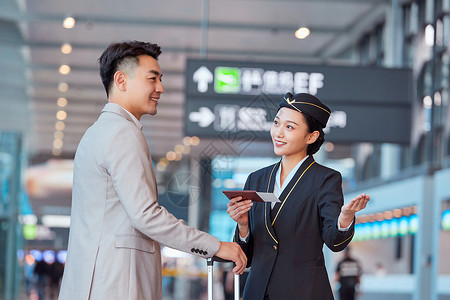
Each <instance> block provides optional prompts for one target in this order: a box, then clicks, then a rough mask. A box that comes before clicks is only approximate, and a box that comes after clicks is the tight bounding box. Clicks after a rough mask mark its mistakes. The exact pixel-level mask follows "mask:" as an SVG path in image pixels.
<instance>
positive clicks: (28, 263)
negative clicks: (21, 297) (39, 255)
mask: <svg viewBox="0 0 450 300" xmlns="http://www.w3.org/2000/svg"><path fill="white" fill-rule="evenodd" d="M35 266H36V260H35V259H34V257H33V255H31V254H27V255H26V256H25V264H24V266H23V272H24V277H25V292H26V294H27V296H30V294H31V289H32V288H33V286H34V283H35V280H34V268H35Z"/></svg>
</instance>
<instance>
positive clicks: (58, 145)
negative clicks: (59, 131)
mask: <svg viewBox="0 0 450 300" xmlns="http://www.w3.org/2000/svg"><path fill="white" fill-rule="evenodd" d="M63 144H64V143H63V141H62V139H54V140H53V148H56V149H61V148H62V146H63Z"/></svg>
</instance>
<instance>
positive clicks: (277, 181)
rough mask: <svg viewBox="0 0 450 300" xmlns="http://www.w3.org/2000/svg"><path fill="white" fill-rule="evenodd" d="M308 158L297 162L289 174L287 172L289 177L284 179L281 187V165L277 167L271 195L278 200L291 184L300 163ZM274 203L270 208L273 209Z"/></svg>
mask: <svg viewBox="0 0 450 300" xmlns="http://www.w3.org/2000/svg"><path fill="white" fill-rule="evenodd" d="M307 158H308V156H305V157H304V158H303V159H302V160H301V161H299V162H298V163H297V164H296V165H295V167H294V168H293V169H292V170H291V172H289V175H288V176H287V177H286V179H285V180H284V182H283V186H280V181H281V179H280V177H281V163H280V166H279V167H278V170H277V174H276V176H275V187H274V189H273V193H274V194H275V196H276V197H277V198H278V197H280V195H281V193H283V191H284V189H285V188H286V186H287V185H288V184H289V182H291V180H292V178H293V177H294V175H295V173H297V171H298V169H299V168H300V166H301V165H302V163H303V162H304V161H305V160H306V159H307ZM273 205H274V203H272V208H273Z"/></svg>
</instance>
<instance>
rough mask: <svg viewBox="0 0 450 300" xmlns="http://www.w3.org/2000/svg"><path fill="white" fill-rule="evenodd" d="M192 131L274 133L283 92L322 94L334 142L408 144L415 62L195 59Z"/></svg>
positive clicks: (190, 86)
mask: <svg viewBox="0 0 450 300" xmlns="http://www.w3.org/2000/svg"><path fill="white" fill-rule="evenodd" d="M186 74H187V76H186V114H185V122H186V124H185V125H186V126H185V128H186V135H197V136H200V137H220V138H222V139H223V138H224V137H225V138H226V137H227V136H233V137H232V138H236V137H237V138H243V139H248V138H253V139H260V140H269V139H270V135H269V130H270V126H271V124H272V121H273V118H274V116H275V114H276V112H277V109H278V103H279V102H280V101H281V99H282V97H283V95H284V93H286V92H287V91H290V92H292V93H300V92H307V93H310V94H313V95H316V96H317V97H318V98H319V99H321V100H322V101H323V102H324V103H326V104H327V105H328V106H329V107H330V108H331V109H332V111H333V113H332V115H331V117H330V120H329V122H328V126H327V128H326V130H325V131H326V133H327V140H328V141H335V142H344V143H347V142H348V143H351V142H374V143H402V144H403V143H405V144H407V143H409V140H410V134H411V133H410V124H411V98H412V96H411V95H412V93H411V89H412V88H411V82H412V81H411V79H412V77H411V76H412V75H411V74H412V73H411V71H410V70H409V69H385V68H363V67H331V66H312V65H309V66H304V65H293V64H267V63H252V62H249V63H244V62H228V61H204V60H188V63H187V72H186Z"/></svg>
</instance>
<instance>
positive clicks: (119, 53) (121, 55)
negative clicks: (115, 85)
mask: <svg viewBox="0 0 450 300" xmlns="http://www.w3.org/2000/svg"><path fill="white" fill-rule="evenodd" d="M160 54H161V47H160V46H158V45H157V44H151V43H145V42H140V41H124V42H121V43H113V44H110V45H109V46H108V48H106V50H105V51H104V52H103V54H102V55H101V56H100V58H99V59H98V62H99V63H100V77H101V79H102V83H103V86H104V87H105V91H106V96H107V97H109V92H110V89H111V83H112V82H113V79H114V74H115V73H116V72H117V66H118V65H119V64H120V63H121V62H122V61H123V60H124V59H125V58H134V59H135V60H136V61H135V62H136V64H139V58H138V56H139V55H149V56H151V57H153V58H154V59H156V60H158V56H159V55H160Z"/></svg>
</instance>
